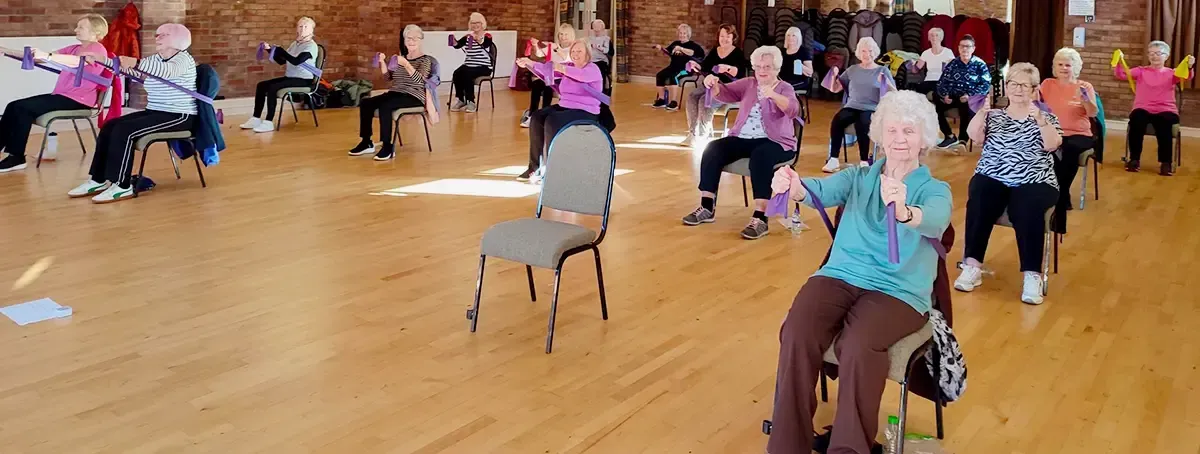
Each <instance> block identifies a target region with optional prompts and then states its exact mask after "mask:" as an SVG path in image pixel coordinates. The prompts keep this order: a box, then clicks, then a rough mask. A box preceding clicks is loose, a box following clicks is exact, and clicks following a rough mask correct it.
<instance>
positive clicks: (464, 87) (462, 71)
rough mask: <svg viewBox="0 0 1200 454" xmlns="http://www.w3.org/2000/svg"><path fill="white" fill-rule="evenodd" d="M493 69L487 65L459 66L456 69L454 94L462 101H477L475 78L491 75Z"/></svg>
mask: <svg viewBox="0 0 1200 454" xmlns="http://www.w3.org/2000/svg"><path fill="white" fill-rule="evenodd" d="M491 74H492V69H491V68H488V67H486V66H467V65H462V66H459V67H458V69H455V70H454V76H453V82H454V95H455V97H457V98H458V100H459V101H462V102H475V79H477V78H480V77H484V76H489V75H491Z"/></svg>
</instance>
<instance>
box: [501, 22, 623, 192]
mask: <svg viewBox="0 0 1200 454" xmlns="http://www.w3.org/2000/svg"><path fill="white" fill-rule="evenodd" d="M590 47H591V46H589V45H588V42H587V41H585V40H582V39H581V40H576V41H575V43H574V44H571V48H570V55H571V61H569V62H567V63H552V62H551V63H542V65H546V64H552V65H553V72H554V78H555V79H559V78H560V77H561V79H560V80H559V81H557V83H558V104H555V105H552V106H550V107H546V108H543V109H541V110H538V111H537V112H534V113H533V115H532V116H531V117H530V120H529V167H528V168H526V169H525V171H524V172H522V173H521V175H520V176H518V177H517V179H518V180H522V181H525V180H529V179H530V178H531V177H532V176H533V174H534V172H537V171H538V170H539V169H541V165H542V157H543V155H545V154H546V151H547V150H549V148H550V140H551V139H553V138H554V136H555V135H556V134H558V131H560V130H562V128H563V127H565V126H567V124H569V123H571V122H573V121H577V120H592V121H597V122H600V123H601V125H604V121H603V120H602V119H601V118H600V100H599V99H596V97H594V96H592V95H591V94H589V92H588V91H587V89H585V88H584V86H587V87H590V88H591V89H592V91H594V92H597V93H600V92H601V91H602V90H604V78H603V77H601V76H600V68H598V67H597V66H596V64H595V63H592V55H591V50H590ZM537 64H538V63H535V62H533V61H531V60H529V59H528V58H519V59H517V66H520V67H522V68H526V69H530V70H533V66H534V65H537ZM534 77H537V76H534ZM605 127H606V128H607V126H605Z"/></svg>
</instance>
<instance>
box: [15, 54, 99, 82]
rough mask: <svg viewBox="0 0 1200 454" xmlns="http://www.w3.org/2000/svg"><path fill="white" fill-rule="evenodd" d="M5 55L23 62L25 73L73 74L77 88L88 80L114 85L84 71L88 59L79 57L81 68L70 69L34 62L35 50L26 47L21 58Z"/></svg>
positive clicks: (22, 67)
mask: <svg viewBox="0 0 1200 454" xmlns="http://www.w3.org/2000/svg"><path fill="white" fill-rule="evenodd" d="M4 55H6V56H8V58H11V59H13V60H20V61H21V69H22V70H25V71H31V70H33V68H41V69H44V70H46V71H50V72H52V73H54V74H61V73H62V72H63V71H66V72H69V73H73V74H74V75H75V79H74V81H73V82H74V85H75V86H76V87H78V86H81V85H83V80H84V79H87V81H88V82H91V83H94V84H96V85H99V86H101V87H108V86H110V85H112V81H111V80H109V79H107V78H105V77H100V76H99V75H96V74H92V73H89V72H87V71H84V67H85V66H87V59H85V58H84V57H79V66H78V67H70V66H67V65H64V64H62V63H59V62H56V61H54V60H46V61H44V62H41V63H37V62H35V61H34V60H33V48H32V47H28V46H26V47H25V50H24V52H23V53H22V56H21V58H17V56H15V55H11V54H9V53H8V52H5V53H4Z"/></svg>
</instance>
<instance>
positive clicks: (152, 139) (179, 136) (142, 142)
mask: <svg viewBox="0 0 1200 454" xmlns="http://www.w3.org/2000/svg"><path fill="white" fill-rule="evenodd" d="M172 140H193V137H192V132H191V131H175V132H158V133H153V134H147V135H145V136H143V137H142V138H141V139H138V140H137V142H134V144H133V148H134V149H135V150H137V151H141V152H142V163H141V164H140V165H138V173H137V178H136V179H134V184H133V196H134V197H135V198H136V197H137V196H138V185H137V181H138V180H141V179H142V177H143V176H145V170H146V156H147V155H149V154H150V146H151V145H154V144H156V143H159V142H169V141H172ZM167 154H168V155H169V156H170V157H171V167H174V168H175V179H176V180H179V179H181V178H182V176H180V174H179V164H178V163H177V162H176V160H175V151H174V150H172V149H171V147H169V146H168V147H167ZM192 160H193V161H196V174H197V175H199V176H200V187H202V188H207V187H208V183H207V182H205V181H204V171H203V170H201V169H200V150H196V153H195V154H193V155H192Z"/></svg>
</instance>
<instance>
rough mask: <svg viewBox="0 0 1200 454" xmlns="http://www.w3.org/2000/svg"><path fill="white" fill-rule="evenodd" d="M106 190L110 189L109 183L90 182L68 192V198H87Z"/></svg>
mask: <svg viewBox="0 0 1200 454" xmlns="http://www.w3.org/2000/svg"><path fill="white" fill-rule="evenodd" d="M105 189H108V182H104V183H97V182H95V181H91V180H88V181H86V182H84V183H83V184H81V185H79V186H76V187H75V189H72V190H70V191H67V196H69V197H71V198H76V197H87V196H90V195H94V194H99V193H100V192H103V191H104V190H105Z"/></svg>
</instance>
